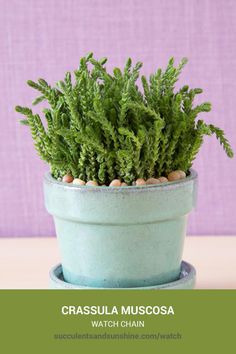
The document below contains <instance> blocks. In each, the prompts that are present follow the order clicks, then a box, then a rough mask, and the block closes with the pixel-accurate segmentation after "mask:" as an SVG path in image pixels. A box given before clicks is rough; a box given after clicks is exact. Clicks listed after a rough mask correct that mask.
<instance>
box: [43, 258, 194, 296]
mask: <svg viewBox="0 0 236 354" xmlns="http://www.w3.org/2000/svg"><path fill="white" fill-rule="evenodd" d="M49 276H50V286H49V287H50V289H78V290H79V289H80V290H90V289H96V290H155V289H157V290H158V289H193V288H194V285H195V280H196V270H195V268H194V267H193V266H192V265H191V264H190V263H187V262H184V261H182V263H181V270H180V275H179V279H177V280H175V281H172V282H170V283H165V284H159V285H153V286H144V287H133V288H95V287H88V286H82V285H77V284H76V285H75V284H71V283H67V282H66V281H65V280H64V278H63V273H62V266H61V264H58V265H56V266H55V267H53V268H52V269H51V271H50V274H49Z"/></svg>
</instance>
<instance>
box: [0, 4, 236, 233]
mask: <svg viewBox="0 0 236 354" xmlns="http://www.w3.org/2000/svg"><path fill="white" fill-rule="evenodd" d="M0 5H1V7H0V9H1V11H0V97H1V101H0V102H1V104H0V113H1V114H0V124H1V127H0V144H1V146H0V148H1V149H0V167H1V173H0V179H1V184H0V185H1V199H0V236H7V237H11V236H13V237H18V236H19V237H20V236H48V235H52V234H54V228H53V224H52V220H51V218H50V216H48V215H47V213H46V211H45V210H44V206H43V196H42V176H43V173H44V171H46V170H47V166H45V165H44V163H43V162H42V161H40V160H39V158H38V157H37V156H36V153H35V151H34V150H33V144H32V141H31V137H30V135H29V132H28V129H27V128H25V127H22V126H20V125H19V124H18V116H17V114H16V113H15V112H14V106H15V105H16V104H22V105H27V104H29V103H30V102H31V100H32V99H33V97H35V96H36V93H35V92H33V90H31V89H30V88H28V87H27V86H26V85H25V81H26V80H27V79H37V78H38V77H44V78H46V79H47V80H48V81H49V82H51V83H52V84H53V83H54V82H55V81H58V80H59V79H61V78H63V75H64V72H65V71H67V70H73V69H75V68H76V67H77V65H78V62H79V58H80V57H81V56H83V55H84V54H85V53H87V52H88V51H91V50H92V51H93V52H94V53H95V56H96V57H101V56H108V58H109V63H108V68H109V67H111V66H113V65H115V66H119V65H123V63H124V61H125V59H126V58H127V57H128V56H131V57H132V58H133V59H134V60H141V61H143V62H144V68H143V73H145V74H150V73H151V72H153V71H154V70H155V69H156V68H157V66H163V65H165V64H166V62H167V60H168V58H169V57H170V56H172V55H173V56H175V58H176V60H177V61H178V60H179V59H180V58H181V57H183V56H187V57H188V58H189V64H188V66H187V67H186V69H185V71H184V73H183V76H182V81H181V83H183V82H186V83H189V84H190V85H192V86H195V87H203V88H204V94H203V95H202V100H204V99H206V100H209V101H211V102H212V103H213V110H212V113H208V114H205V116H204V119H205V120H206V121H207V122H212V123H213V124H216V125H219V126H220V127H222V128H223V129H225V131H226V134H227V136H228V137H229V139H230V141H231V143H232V145H233V148H234V151H236V144H235V140H236V139H235V137H236V123H235V121H236V118H235V102H236V80H235V78H236V76H235V74H236V59H235V55H236V41H235V36H236V1H234V0H228V1H224V0H211V1H207V0H198V1H195V0H192V1H190V0H185V1H180V0H179V1H178V0H171V1H170V0H163V1H161V0H156V1H155V0H149V1H148V0H146V1H143V0H136V1H132V0H119V1H109V0H100V1H95V0H94V1H92V0H78V1H75V0H74V1H73V0H68V1H62V0H45V1H43V0H37V1H35V0H33V1H26V0H21V1H18V0H8V1H6V0H0ZM194 167H195V168H196V169H197V170H198V172H199V200H198V207H197V210H196V211H194V212H193V213H192V215H191V217H190V224H189V230H188V231H189V234H210V235H215V234H216V235H219V234H235V233H236V215H235V200H236V188H235V181H236V163H235V160H230V159H228V158H227V157H226V155H225V154H224V152H223V150H222V148H221V147H220V146H219V145H218V143H217V142H216V140H215V138H214V137H212V138H207V139H205V144H204V146H203V148H202V150H201V152H200V154H199V156H198V158H197V160H196V162H195V164H194Z"/></svg>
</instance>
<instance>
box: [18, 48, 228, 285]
mask: <svg viewBox="0 0 236 354" xmlns="http://www.w3.org/2000/svg"><path fill="white" fill-rule="evenodd" d="M106 61H107V59H106V58H103V59H101V60H99V61H97V60H95V59H94V58H93V55H92V54H91V53H90V54H88V55H87V56H86V57H83V58H82V59H81V60H80V66H79V68H78V70H76V71H75V72H74V78H73V79H72V76H71V74H70V73H69V72H68V73H66V75H65V79H64V81H59V82H58V83H57V84H56V86H55V87H51V86H50V85H49V84H48V83H47V82H46V81H45V80H43V79H39V80H38V82H37V83H36V82H33V81H28V85H29V86H30V87H32V88H34V89H36V90H38V91H39V92H40V93H41V95H40V96H39V97H38V98H36V100H35V101H34V102H33V105H35V104H38V103H40V102H42V101H45V100H46V101H47V102H48V104H49V108H44V109H43V113H44V116H45V122H42V120H41V118H40V116H39V115H38V114H34V113H33V112H32V110H31V109H30V108H25V107H20V106H17V107H16V111H17V112H20V113H22V114H23V115H24V116H25V119H23V120H21V123H23V124H25V125H28V126H29V128H30V131H31V134H32V137H33V139H34V143H35V148H36V150H37V152H38V154H39V155H40V157H41V158H42V159H43V160H44V161H46V162H47V163H48V164H49V166H50V173H47V174H46V175H45V178H44V194H45V204H46V208H47V210H48V212H49V213H50V214H52V215H53V217H54V222H55V226H56V233H57V237H58V240H59V246H60V251H61V257H62V268H63V275H64V279H65V281H67V282H69V283H72V284H77V285H81V286H90V287H108V288H110V287H112V288H119V287H122V288H126V287H144V286H147V287H148V286H154V285H157V284H163V283H166V282H172V281H175V280H176V279H178V276H179V273H180V266H181V260H182V252H183V244H184V237H185V233H186V223H187V215H188V213H189V212H190V211H191V209H192V208H193V206H194V205H195V202H196V182H197V173H196V172H195V171H194V170H192V169H191V166H192V163H193V160H194V159H195V157H196V154H197V153H198V151H199V149H200V147H201V145H202V142H203V137H204V135H212V134H215V135H216V137H217V139H218V140H219V142H220V144H222V146H223V148H224V150H225V152H226V153H227V155H228V156H229V157H232V156H233V152H232V150H231V148H230V145H229V143H228V141H227V139H226V138H225V136H224V132H223V131H222V130H221V129H220V128H218V127H215V126H214V125H212V124H206V123H205V122H204V121H203V120H197V116H198V114H199V113H201V112H209V111H210V109H211V105H210V103H208V102H205V103H202V104H200V105H197V106H195V107H194V106H193V101H194V98H195V96H196V95H198V94H200V93H201V92H202V90H201V89H200V88H196V89H190V88H189V87H188V86H183V87H182V88H180V89H179V90H178V91H177V92H175V91H174V86H175V83H176V81H177V80H178V77H179V74H180V73H181V70H182V68H183V67H184V65H185V64H186V62H187V60H186V59H185V58H184V59H182V61H181V62H180V64H179V65H178V66H177V67H175V66H174V59H173V58H171V59H170V60H169V63H168V65H167V68H166V70H164V71H162V70H161V69H158V70H157V71H156V73H154V74H152V75H151V76H150V78H149V79H147V78H146V77H145V76H142V77H141V83H142V89H141V88H140V85H139V86H138V85H137V80H138V78H139V70H140V68H141V66H142V63H140V62H138V63H137V64H136V65H135V66H133V67H132V62H131V59H128V60H127V62H126V65H125V68H124V70H123V71H121V70H120V69H119V68H114V70H113V74H109V73H108V72H107V71H106V68H105V66H104V64H105V63H106ZM45 123H46V124H45Z"/></svg>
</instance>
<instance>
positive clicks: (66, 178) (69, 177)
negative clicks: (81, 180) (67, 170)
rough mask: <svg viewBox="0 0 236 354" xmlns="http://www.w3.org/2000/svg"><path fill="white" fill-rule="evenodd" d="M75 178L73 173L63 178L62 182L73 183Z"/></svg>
mask: <svg viewBox="0 0 236 354" xmlns="http://www.w3.org/2000/svg"><path fill="white" fill-rule="evenodd" d="M73 180H74V178H73V177H72V176H71V175H65V176H63V178H62V182H66V183H71V182H73Z"/></svg>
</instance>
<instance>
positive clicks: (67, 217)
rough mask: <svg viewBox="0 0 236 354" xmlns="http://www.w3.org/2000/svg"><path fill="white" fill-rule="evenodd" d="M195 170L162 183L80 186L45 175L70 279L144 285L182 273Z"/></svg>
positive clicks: (98, 283) (93, 284) (85, 283)
mask: <svg viewBox="0 0 236 354" xmlns="http://www.w3.org/2000/svg"><path fill="white" fill-rule="evenodd" d="M196 182H197V174H196V172H195V171H193V170H191V174H190V175H189V176H188V177H187V178H186V179H183V180H179V181H175V182H167V183H162V184H159V185H149V186H137V187H136V186H130V187H105V186H104V187H100V186H99V187H96V186H76V185H73V184H68V183H63V182H58V181H57V180H55V179H54V178H52V177H51V175H50V174H49V173H47V174H46V175H45V178H44V195H45V205H46V208H47V210H48V212H49V213H50V214H52V215H53V218H54V222H55V227H56V233H57V237H58V241H59V248H60V252H61V258H62V269H63V276H64V279H65V281H66V282H69V283H72V284H79V285H81V286H89V287H102V288H111V287H114V288H127V287H146V286H154V285H158V284H163V283H168V282H172V281H174V280H176V279H178V277H179V273H180V266H181V260H182V253H183V244H184V237H185V233H186V224H187V215H188V213H189V212H190V211H191V209H192V208H193V207H194V205H195V202H196V189H197V188H196V185H197V183H196Z"/></svg>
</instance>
